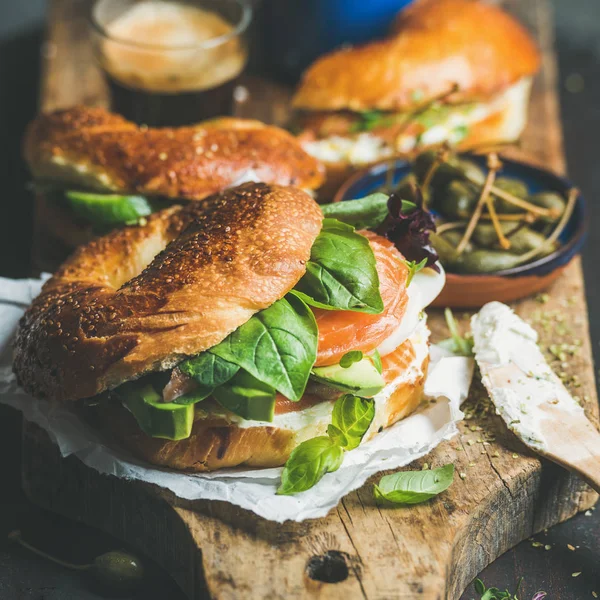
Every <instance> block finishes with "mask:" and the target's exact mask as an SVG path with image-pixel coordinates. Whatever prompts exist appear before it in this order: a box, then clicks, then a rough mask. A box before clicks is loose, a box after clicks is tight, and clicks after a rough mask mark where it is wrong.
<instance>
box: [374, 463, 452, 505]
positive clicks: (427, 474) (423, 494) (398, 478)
mask: <svg viewBox="0 0 600 600" xmlns="http://www.w3.org/2000/svg"><path fill="white" fill-rule="evenodd" d="M453 478H454V465H453V464H448V465H445V466H443V467H440V468H439V469H432V470H431V471H400V472H399V473H394V474H393V475H386V476H385V477H382V478H381V481H380V482H379V484H378V485H375V486H374V495H375V499H376V500H384V501H387V502H391V503H392V504H419V503H421V502H425V501H426V500H429V499H430V498H433V497H434V496H437V495H438V494H439V493H440V492H443V491H444V490H446V489H448V488H449V487H450V484H451V483H452V480H453Z"/></svg>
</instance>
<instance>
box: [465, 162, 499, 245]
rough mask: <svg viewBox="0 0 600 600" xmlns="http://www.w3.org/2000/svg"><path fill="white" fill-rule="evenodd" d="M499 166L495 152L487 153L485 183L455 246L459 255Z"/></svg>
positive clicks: (474, 225) (466, 242) (475, 222)
mask: <svg viewBox="0 0 600 600" xmlns="http://www.w3.org/2000/svg"><path fill="white" fill-rule="evenodd" d="M501 166H502V163H501V162H500V159H499V158H498V155H497V154H495V153H494V152H492V153H491V154H489V155H488V169H489V170H488V173H487V175H486V177H485V183H484V184H483V187H482V188H481V192H480V194H479V200H477V205H476V206H475V210H474V211H473V214H472V215H471V218H470V219H469V223H468V225H467V229H466V230H465V233H464V235H463V237H462V240H460V243H459V244H458V246H457V247H456V252H457V253H458V254H459V255H460V254H462V253H463V251H464V249H465V248H466V247H467V244H468V243H469V240H470V239H471V236H472V235H473V231H475V227H476V226H477V222H478V221H479V218H480V217H481V213H482V211H483V205H484V204H485V202H486V200H487V197H488V195H489V193H490V190H491V188H492V186H493V185H494V180H495V179H496V172H497V171H498V169H500V167H501Z"/></svg>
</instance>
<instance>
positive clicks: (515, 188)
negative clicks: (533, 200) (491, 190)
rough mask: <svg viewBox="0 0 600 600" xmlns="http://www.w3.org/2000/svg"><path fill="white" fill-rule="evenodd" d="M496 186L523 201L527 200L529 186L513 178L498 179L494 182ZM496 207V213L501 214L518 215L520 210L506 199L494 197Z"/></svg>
mask: <svg viewBox="0 0 600 600" xmlns="http://www.w3.org/2000/svg"><path fill="white" fill-rule="evenodd" d="M494 186H495V187H497V188H500V189H501V190H502V191H504V192H508V193H509V194H511V195H512V196H516V197H517V198H522V199H523V200H525V198H527V194H528V193H529V190H528V189H527V186H526V185H525V184H524V183H523V182H522V181H520V180H519V179H512V178H511V177H498V178H497V179H496V180H495V181H494ZM494 207H495V208H496V212H499V213H516V212H519V210H520V209H519V208H518V207H517V206H515V205H514V204H512V203H511V202H509V201H508V200H504V198H499V197H498V196H494Z"/></svg>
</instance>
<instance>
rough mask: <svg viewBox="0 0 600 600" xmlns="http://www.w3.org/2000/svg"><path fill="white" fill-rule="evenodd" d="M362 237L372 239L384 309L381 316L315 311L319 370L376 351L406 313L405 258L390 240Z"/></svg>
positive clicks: (376, 236)
mask: <svg viewBox="0 0 600 600" xmlns="http://www.w3.org/2000/svg"><path fill="white" fill-rule="evenodd" d="M360 233H361V234H362V235H364V236H365V237H367V238H368V239H369V242H370V244H371V248H372V249H373V254H374V255H375V260H376V266H377V274H378V275H379V291H380V293H381V298H382V300H383V306H384V309H383V312H382V313H380V314H378V315H369V314H365V313H360V312H354V311H342V310H324V309H319V308H314V309H313V312H314V314H315V318H316V320H317V326H318V328H319V345H318V347H317V361H316V363H315V365H316V366H317V367H320V366H324V365H334V364H337V363H339V362H340V359H341V358H342V356H344V354H346V352H349V351H350V350H361V351H362V352H364V353H365V354H366V353H368V352H371V351H372V350H375V348H377V346H379V344H381V342H383V340H385V339H386V338H387V337H389V336H390V335H391V334H392V333H393V332H394V330H395V329H397V327H398V326H399V325H400V322H401V321H402V317H403V316H404V312H405V310H406V304H407V302H408V295H407V293H406V279H407V276H408V268H407V266H406V265H405V264H404V262H403V257H402V254H400V252H398V250H396V248H395V247H394V244H392V242H390V241H389V240H387V239H385V238H383V237H381V236H379V235H376V234H374V233H372V232H370V231H361V232H360Z"/></svg>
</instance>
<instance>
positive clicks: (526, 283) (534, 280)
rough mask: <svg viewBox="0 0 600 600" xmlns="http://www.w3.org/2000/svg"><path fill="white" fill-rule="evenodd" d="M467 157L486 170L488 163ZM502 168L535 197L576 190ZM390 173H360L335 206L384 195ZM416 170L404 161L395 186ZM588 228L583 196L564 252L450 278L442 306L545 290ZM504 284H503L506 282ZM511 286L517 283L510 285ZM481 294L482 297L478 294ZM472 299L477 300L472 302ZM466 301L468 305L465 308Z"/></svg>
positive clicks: (547, 175) (556, 179)
mask: <svg viewBox="0 0 600 600" xmlns="http://www.w3.org/2000/svg"><path fill="white" fill-rule="evenodd" d="M467 156H468V158H469V159H470V160H474V161H475V162H477V163H478V164H479V165H480V166H482V167H484V168H485V157H482V156H474V155H467ZM502 164H503V167H502V169H501V171H499V175H501V176H505V177H512V178H515V179H520V180H521V181H523V182H524V183H526V184H527V187H528V188H529V191H530V192H531V193H535V192H538V191H553V192H558V193H559V194H561V195H562V196H563V197H566V196H567V193H568V191H569V190H570V189H571V188H572V187H573V184H572V183H571V182H570V181H569V180H568V179H566V178H564V177H560V176H558V175H555V174H554V173H552V172H550V171H546V170H544V169H540V168H537V167H534V166H532V165H529V164H526V163H522V162H518V161H515V160H508V159H505V158H503V159H502ZM388 168H389V162H381V163H376V164H373V165H370V166H368V167H367V168H365V169H362V170H361V171H358V172H357V173H355V174H354V175H353V176H352V177H350V178H349V179H348V180H347V181H346V182H345V183H344V184H343V185H342V186H341V188H340V189H339V190H338V192H337V194H336V195H335V198H334V201H343V200H351V199H353V198H362V197H363V196H367V195H369V194H372V193H374V192H376V191H378V190H380V189H381V187H382V186H384V185H385V184H386V177H387V175H386V173H387V171H388ZM410 170H411V166H410V163H409V162H407V161H405V160H402V159H398V160H396V161H395V164H394V176H393V181H394V184H396V183H398V182H399V181H400V180H401V179H402V178H403V177H405V176H406V175H407V174H408V173H409V172H410ZM587 222H588V216H587V208H586V203H585V200H584V199H583V197H582V196H581V195H580V196H579V197H578V199H577V201H576V203H575V207H574V210H573V214H572V215H571V218H570V219H569V222H568V223H567V226H566V227H565V228H564V230H563V232H562V233H561V235H560V237H559V241H560V247H559V248H558V249H557V250H555V251H554V252H552V253H551V254H549V255H547V256H544V257H541V258H539V259H537V260H534V261H532V262H530V263H527V264H524V265H519V266H517V267H513V268H511V269H505V270H503V271H497V272H495V273H491V274H484V275H458V274H448V277H447V284H446V288H448V289H446V290H445V293H443V298H442V300H444V299H445V300H446V302H445V304H446V305H449V306H478V305H481V304H484V303H485V302H484V301H483V298H484V297H486V298H487V299H486V300H485V301H489V300H493V299H497V300H502V301H510V300H515V299H517V298H521V297H523V296H527V295H529V294H531V293H535V292H538V291H540V290H542V289H544V288H545V287H547V286H548V285H549V284H550V283H551V282H552V281H553V280H554V279H556V277H558V275H559V273H560V272H561V271H562V269H563V268H564V267H565V266H566V265H567V264H568V263H569V262H570V261H571V260H572V259H573V257H574V256H575V255H576V254H577V253H578V252H579V251H580V250H581V247H582V246H583V243H584V241H585V238H586V235H587ZM499 278H502V281H500V280H499ZM509 280H511V281H510V282H509ZM482 286H489V289H490V294H491V293H492V290H493V293H495V294H496V297H494V296H492V297H489V298H488V297H487V296H486V295H485V294H484V293H483V292H481V290H482ZM511 290H512V291H511ZM477 291H480V292H481V293H479V294H478V293H474V292H477ZM468 295H471V296H472V297H473V298H474V299H473V300H469V299H468V297H469V296H468ZM488 296H489V294H488ZM444 297H445V298H444ZM475 298H476V299H475ZM460 299H462V300H461V301H460V302H459V300H460ZM438 304H439V303H438Z"/></svg>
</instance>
